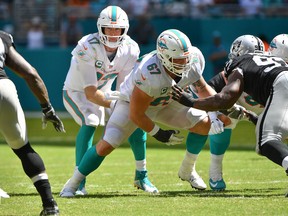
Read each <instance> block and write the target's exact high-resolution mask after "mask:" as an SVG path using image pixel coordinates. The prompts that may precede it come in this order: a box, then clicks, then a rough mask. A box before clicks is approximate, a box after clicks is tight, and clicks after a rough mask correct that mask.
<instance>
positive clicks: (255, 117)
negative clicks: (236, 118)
mask: <svg viewBox="0 0 288 216" xmlns="http://www.w3.org/2000/svg"><path fill="white" fill-rule="evenodd" d="M245 115H246V116H247V117H248V120H249V121H251V122H252V123H253V124H254V125H256V124H257V121H258V115H257V114H256V113H254V112H252V111H250V110H245Z"/></svg>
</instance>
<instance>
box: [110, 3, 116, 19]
mask: <svg viewBox="0 0 288 216" xmlns="http://www.w3.org/2000/svg"><path fill="white" fill-rule="evenodd" d="M116 21H117V7H116V6H112V8H111V22H116Z"/></svg>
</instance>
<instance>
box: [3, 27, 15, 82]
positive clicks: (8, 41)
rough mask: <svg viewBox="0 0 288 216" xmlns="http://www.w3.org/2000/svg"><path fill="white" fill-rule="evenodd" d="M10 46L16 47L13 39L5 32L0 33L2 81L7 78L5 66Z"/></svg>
mask: <svg viewBox="0 0 288 216" xmlns="http://www.w3.org/2000/svg"><path fill="white" fill-rule="evenodd" d="M10 46H14V42H13V37H12V36H11V35H10V34H8V33H6V32H4V31H0V79H3V78H7V75H6V73H5V70H4V66H5V60H6V55H7V53H8V51H9V47H10Z"/></svg>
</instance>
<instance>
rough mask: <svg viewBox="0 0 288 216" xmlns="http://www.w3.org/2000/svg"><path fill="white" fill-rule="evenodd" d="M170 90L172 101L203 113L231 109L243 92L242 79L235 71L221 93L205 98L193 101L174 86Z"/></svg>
mask: <svg viewBox="0 0 288 216" xmlns="http://www.w3.org/2000/svg"><path fill="white" fill-rule="evenodd" d="M172 89H173V93H172V94H173V99H174V100H177V101H178V102H179V103H181V104H183V105H185V106H187V105H188V106H190V107H194V108H197V109H201V110H205V111H217V110H224V109H229V108H230V107H232V106H233V105H234V104H235V102H236V101H237V100H238V98H239V97H240V95H241V93H242V92H243V77H242V74H241V73H240V72H239V71H238V70H237V69H235V70H234V72H233V73H232V74H231V75H230V76H229V79H228V82H227V84H226V86H225V87H224V88H223V89H222V90H221V92H219V93H217V94H215V95H213V96H209V97H206V98H199V99H193V98H192V97H191V96H190V95H189V94H187V93H185V92H184V91H183V90H182V89H181V88H179V87H177V86H174V87H173V88H172Z"/></svg>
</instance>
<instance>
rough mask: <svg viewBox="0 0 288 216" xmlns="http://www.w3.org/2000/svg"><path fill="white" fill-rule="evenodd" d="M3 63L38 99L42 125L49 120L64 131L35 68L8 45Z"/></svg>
mask: <svg viewBox="0 0 288 216" xmlns="http://www.w3.org/2000/svg"><path fill="white" fill-rule="evenodd" d="M5 64H6V66H7V67H8V68H10V69H11V70H12V71H13V72H14V73H16V74H18V75H19V76H20V77H22V78H23V79H24V80H25V81H26V83H27V84H28V86H29V88H30V89H31V91H32V92H33V94H34V95H35V97H36V98H37V99H38V101H39V103H40V105H41V108H42V112H43V117H42V127H43V128H45V127H46V126H47V122H48V121H49V122H51V123H52V124H53V126H54V128H55V130H56V131H58V132H65V129H64V125H63V123H62V121H61V120H60V118H59V117H58V116H57V115H56V113H55V110H54V108H53V107H52V105H51V104H50V100H49V96H48V91H47V88H46V86H45V84H44V82H43V80H42V79H41V77H40V76H39V74H38V72H37V70H36V69H35V68H34V67H32V66H31V65H30V64H29V63H28V62H27V61H26V60H25V59H24V58H23V57H22V56H21V55H20V54H19V53H18V52H17V51H16V50H15V49H14V47H13V46H10V47H9V52H8V54H7V57H6V61H5Z"/></svg>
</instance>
